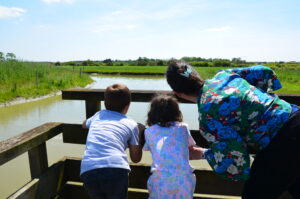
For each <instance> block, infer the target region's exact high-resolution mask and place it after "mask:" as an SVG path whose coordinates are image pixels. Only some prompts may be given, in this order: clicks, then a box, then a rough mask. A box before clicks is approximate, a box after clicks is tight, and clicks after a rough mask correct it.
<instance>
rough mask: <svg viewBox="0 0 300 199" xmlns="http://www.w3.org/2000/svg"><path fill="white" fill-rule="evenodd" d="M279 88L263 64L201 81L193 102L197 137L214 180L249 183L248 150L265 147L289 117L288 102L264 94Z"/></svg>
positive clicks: (274, 78)
mask: <svg viewBox="0 0 300 199" xmlns="http://www.w3.org/2000/svg"><path fill="white" fill-rule="evenodd" d="M280 88H281V84H280V82H279V80H278V79H277V77H276V75H275V73H274V71H273V70H272V69H270V68H269V67H266V66H262V65H257V66H252V67H248V68H236V69H228V70H222V71H220V72H219V73H217V74H216V75H215V76H214V77H213V78H212V79H209V80H206V81H205V84H204V86H203V90H202V91H201V92H200V93H199V97H198V101H197V103H198V111H199V124H200V133H201V135H202V136H203V137H204V138H205V139H206V140H207V141H208V143H209V146H210V149H208V150H207V151H206V152H205V157H206V159H207V160H208V162H209V163H210V165H211V166H212V168H213V169H214V170H215V172H216V173H217V174H218V175H220V176H221V177H223V178H226V179H231V180H235V181H236V180H246V179H247V178H248V175H249V171H250V158H249V154H248V151H247V146H248V145H251V146H253V147H254V148H256V149H258V150H261V149H263V148H265V147H266V146H268V144H269V143H270V141H271V139H272V138H273V137H274V136H275V135H276V133H277V132H278V130H279V129H280V128H281V127H282V126H283V124H284V123H285V122H286V121H287V120H288V118H289V115H290V113H291V105H290V104H289V103H287V102H285V101H283V100H281V99H279V98H278V96H276V95H274V94H269V93H267V92H268V91H275V90H278V89H280Z"/></svg>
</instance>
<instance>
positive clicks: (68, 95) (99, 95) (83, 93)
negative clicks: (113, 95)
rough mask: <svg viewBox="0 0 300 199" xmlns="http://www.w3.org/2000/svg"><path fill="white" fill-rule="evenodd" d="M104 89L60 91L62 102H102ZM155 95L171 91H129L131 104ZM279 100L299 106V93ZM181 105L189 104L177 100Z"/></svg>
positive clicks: (144, 100) (285, 94) (282, 95)
mask: <svg viewBox="0 0 300 199" xmlns="http://www.w3.org/2000/svg"><path fill="white" fill-rule="evenodd" d="M104 91H105V89H69V90H63V91H62V99H64V100H98V101H103V100H104ZM157 93H164V94H172V91H165V90H131V100H132V101H133V102H149V101H150V100H151V98H152V97H153V96H154V95H155V94H157ZM277 95H278V96H279V97H280V98H281V99H283V100H286V101H287V102H290V103H293V104H296V105H298V106H300V93H278V94H277ZM179 102H181V103H190V102H188V101H185V100H181V99H179Z"/></svg>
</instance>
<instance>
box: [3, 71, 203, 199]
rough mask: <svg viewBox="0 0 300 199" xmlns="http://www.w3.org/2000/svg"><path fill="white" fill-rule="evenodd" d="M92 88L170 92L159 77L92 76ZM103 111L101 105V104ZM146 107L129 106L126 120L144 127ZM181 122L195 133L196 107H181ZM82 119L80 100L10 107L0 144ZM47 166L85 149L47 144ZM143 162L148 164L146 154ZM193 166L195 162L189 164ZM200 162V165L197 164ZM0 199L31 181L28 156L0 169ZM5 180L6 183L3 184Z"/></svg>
mask: <svg viewBox="0 0 300 199" xmlns="http://www.w3.org/2000/svg"><path fill="white" fill-rule="evenodd" d="M92 78H93V79H94V80H95V83H94V84H93V86H92V88H100V89H104V88H106V87H107V86H108V85H111V84H113V83H123V84H126V85H127V86H128V88H129V89H133V90H170V87H169V86H168V84H167V82H166V80H165V78H164V77H162V76H115V75H114V76H108V75H101V76H93V77H92ZM101 107H102V108H103V107H104V105H103V102H101ZM148 108H149V103H140V102H139V103H138V102H134V103H132V104H131V105H130V109H129V112H128V114H127V115H128V116H129V117H131V118H133V119H134V120H136V121H137V122H140V123H145V121H146V115H147V111H148ZM180 109H181V111H182V113H183V118H184V122H186V123H188V124H189V126H190V129H197V128H198V127H197V126H198V122H197V117H198V116H197V107H196V105H195V104H180ZM84 119H85V102H84V101H80V100H62V99H61V96H60V95H58V96H54V97H49V98H46V99H42V100H38V101H33V102H28V103H23V104H17V105H12V106H8V107H3V108H0V129H1V132H0V141H1V140H6V139H8V138H10V137H12V136H15V135H17V134H20V133H23V132H25V131H27V130H30V129H32V128H35V127H37V126H39V125H42V124H44V123H47V122H64V123H81V122H82V121H83V120H84ZM46 145H47V152H48V162H49V165H51V164H53V163H54V162H56V161H58V160H59V159H60V158H62V157H63V156H72V157H81V156H82V155H83V151H84V145H75V144H63V143H62V138H61V135H59V136H56V137H54V138H52V139H51V140H49V141H48V142H47V143H46ZM142 162H144V163H151V158H150V156H149V154H147V153H146V154H145V155H144V156H143V159H142ZM192 162H193V163H194V164H197V163H195V162H194V161H192ZM198 162H199V161H198ZM0 178H1V186H0V198H4V197H7V196H8V195H10V194H11V193H13V192H14V191H15V190H16V189H17V188H19V187H21V186H22V185H24V184H25V183H26V182H28V181H29V180H30V173H29V163H28V157H27V153H25V154H23V155H21V156H19V157H18V158H16V159H14V160H11V161H9V162H8V163H6V164H4V165H2V166H0ZM4 179H5V180H4Z"/></svg>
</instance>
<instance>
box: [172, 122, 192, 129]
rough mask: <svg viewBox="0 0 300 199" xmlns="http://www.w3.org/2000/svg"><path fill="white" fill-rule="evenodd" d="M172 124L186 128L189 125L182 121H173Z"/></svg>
mask: <svg viewBox="0 0 300 199" xmlns="http://www.w3.org/2000/svg"><path fill="white" fill-rule="evenodd" d="M173 125H174V126H177V127H186V128H188V127H189V125H188V124H187V123H184V122H174V123H173Z"/></svg>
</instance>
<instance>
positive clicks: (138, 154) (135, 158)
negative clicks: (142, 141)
mask: <svg viewBox="0 0 300 199" xmlns="http://www.w3.org/2000/svg"><path fill="white" fill-rule="evenodd" d="M129 154H130V159H131V161H132V162H133V163H138V162H139V161H141V159H142V155H143V152H142V148H141V147H140V145H129Z"/></svg>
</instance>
